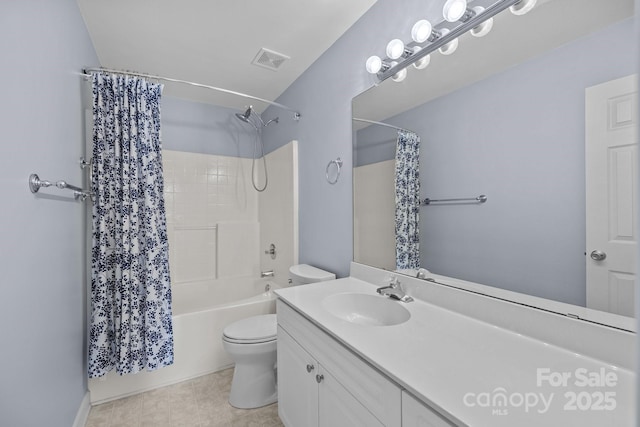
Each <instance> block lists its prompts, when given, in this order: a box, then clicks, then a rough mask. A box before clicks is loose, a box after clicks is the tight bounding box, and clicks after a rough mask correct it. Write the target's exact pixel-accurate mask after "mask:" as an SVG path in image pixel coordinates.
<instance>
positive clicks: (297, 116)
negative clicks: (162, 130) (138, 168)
mask: <svg viewBox="0 0 640 427" xmlns="http://www.w3.org/2000/svg"><path fill="white" fill-rule="evenodd" d="M92 71H95V72H105V73H113V74H122V75H125V76H136V77H144V78H147V79H153V80H164V81H167V82H173V83H183V84H186V85H190V86H195V87H202V88H205V89H211V90H215V91H218V92H224V93H229V94H231V95H237V96H241V97H243V98H247V99H253V100H255V101H260V102H264V103H266V104H269V105H273V106H276V107H280V108H282V109H284V110H287V111H291V112H293V114H294V118H295V119H296V120H298V119H300V117H301V115H300V112H298V111H296V110H294V109H293V108H290V107H287V106H286V105H283V104H280V103H278V102H275V101H269V100H267V99H263V98H258V97H257V96H253V95H247V94H246V93H242V92H236V91H233V90H229V89H222V88H219V87H216V86H210V85H205V84H202V83H195V82H190V81H188V80H181V79H174V78H172V77H163V76H156V75H153V74H144V73H136V72H134V71H122V70H114V69H112V68H102V67H98V68H95V67H94V68H85V69H83V70H82V72H83V73H84V75H85V76H87V77H88V76H90V75H91V74H90V73H91V72H92Z"/></svg>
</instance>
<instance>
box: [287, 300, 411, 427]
mask: <svg viewBox="0 0 640 427" xmlns="http://www.w3.org/2000/svg"><path fill="white" fill-rule="evenodd" d="M277 313H278V324H279V325H280V327H281V328H283V329H284V330H286V331H287V332H288V333H289V334H290V335H291V336H292V337H293V338H294V339H295V340H296V341H297V342H298V343H299V344H300V345H301V346H302V347H304V348H305V349H306V350H307V351H308V352H309V353H310V354H312V355H313V356H314V357H315V358H316V360H317V361H318V362H319V363H320V364H321V365H322V366H323V367H324V368H326V370H327V371H329V372H331V374H332V375H333V377H334V378H335V379H336V381H338V382H339V383H340V384H341V385H342V386H343V387H344V388H345V389H346V390H347V391H349V393H351V394H352V395H353V396H354V397H355V398H356V399H357V400H358V401H359V402H360V403H362V405H364V406H365V407H366V408H367V409H368V410H369V411H371V413H372V414H373V415H375V417H376V418H378V420H380V422H382V424H384V425H385V426H389V427H393V426H396V427H400V420H401V389H400V388H399V387H398V386H396V385H395V384H394V383H392V382H391V380H389V379H388V378H387V377H386V376H384V375H383V374H382V373H380V372H379V371H378V370H376V369H375V368H373V367H371V366H370V365H369V364H368V363H367V362H366V361H364V360H362V359H361V358H360V357H358V356H356V355H355V354H354V353H352V352H351V351H349V350H348V349H347V348H346V347H344V346H343V345H342V344H340V343H338V342H337V341H336V340H335V339H334V338H332V337H331V336H330V335H328V334H327V333H325V332H323V331H322V330H321V329H320V328H318V327H317V326H315V325H314V324H313V323H311V322H310V321H309V320H307V319H306V318H305V317H303V316H302V315H301V314H300V313H298V312H297V311H295V310H294V309H292V308H291V307H290V306H288V305H287V304H286V303H284V302H282V301H281V300H278V302H277Z"/></svg>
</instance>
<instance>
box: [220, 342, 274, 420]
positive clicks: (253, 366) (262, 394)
mask: <svg viewBox="0 0 640 427" xmlns="http://www.w3.org/2000/svg"><path fill="white" fill-rule="evenodd" d="M223 343H224V344H226V345H225V347H227V351H229V350H230V349H229V347H232V351H231V352H230V354H232V356H235V357H234V358H235V362H236V366H235V368H234V370H233V380H232V382H231V393H230V394H229V404H230V405H231V406H233V407H235V408H239V409H252V408H259V407H261V406H266V405H270V404H272V403H275V402H277V401H278V391H277V389H276V351H275V347H276V342H275V340H274V341H272V342H270V343H268V344H267V343H261V344H239V345H238V344H236V345H234V344H231V345H229V343H227V342H223ZM265 344H267V345H265ZM238 346H241V348H238ZM255 346H260V349H259V350H258V349H257V348H256V347H255ZM249 347H254V349H253V351H251V349H250V348H249ZM233 350H235V351H233ZM256 350H258V351H257V352H256Z"/></svg>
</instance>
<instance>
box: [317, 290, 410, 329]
mask: <svg viewBox="0 0 640 427" xmlns="http://www.w3.org/2000/svg"><path fill="white" fill-rule="evenodd" d="M321 304H322V307H323V308H324V309H325V310H327V311H328V312H329V313H331V314H333V315H334V316H336V317H339V318H340V319H342V320H346V321H347V322H351V323H355V324H357V325H363V326H392V325H399V324H400V323H404V322H406V321H407V320H409V318H410V317H411V313H409V310H407V309H406V308H404V307H403V306H402V305H401V304H402V303H401V302H398V301H392V300H390V299H388V298H386V297H382V296H377V295H368V294H335V295H330V296H328V297H326V298H325V299H323V300H322V303H321Z"/></svg>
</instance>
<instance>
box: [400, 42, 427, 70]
mask: <svg viewBox="0 0 640 427" xmlns="http://www.w3.org/2000/svg"><path fill="white" fill-rule="evenodd" d="M421 50H422V48H421V47H420V46H415V47H414V48H413V54H414V55H415V54H416V53H418V52H420V51H421ZM430 62H431V55H427V56H423V57H422V58H420V59H418V60H417V61H416V62H414V63H413V66H414V68H416V69H418V70H422V69H424V68H427V65H429V63H430ZM405 69H406V68H405Z"/></svg>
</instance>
